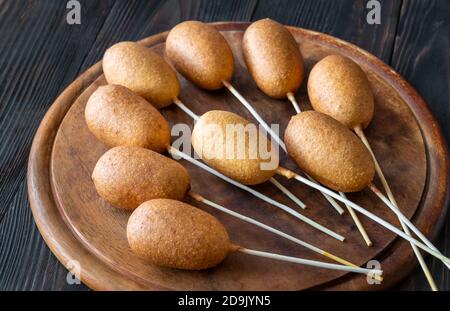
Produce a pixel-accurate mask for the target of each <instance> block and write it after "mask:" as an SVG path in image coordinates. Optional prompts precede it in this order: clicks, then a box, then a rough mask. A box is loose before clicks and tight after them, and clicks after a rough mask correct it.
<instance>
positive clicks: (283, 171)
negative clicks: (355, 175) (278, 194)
mask: <svg viewBox="0 0 450 311" xmlns="http://www.w3.org/2000/svg"><path fill="white" fill-rule="evenodd" d="M278 170H279V174H281V175H283V176H285V177H286V178H294V179H296V180H298V181H300V182H301V183H304V184H306V185H308V186H310V187H312V188H315V189H317V190H320V191H323V192H325V193H326V194H328V195H330V196H331V197H333V198H334V199H336V200H338V201H340V202H342V203H344V204H348V205H349V206H350V207H352V208H353V209H354V210H356V211H358V212H359V213H361V214H363V215H365V216H367V217H369V218H370V219H372V220H373V221H375V222H377V223H378V224H380V225H382V226H384V227H385V228H386V229H389V230H390V231H392V232H394V233H396V234H397V235H399V236H401V237H402V238H404V239H405V240H407V241H409V242H411V243H414V244H415V245H416V246H417V247H419V248H421V249H422V250H424V251H426V252H427V253H429V254H431V255H433V256H434V257H436V258H439V259H440V260H441V261H442V262H444V263H445V264H446V265H447V264H450V259H449V258H447V257H445V256H444V255H442V254H441V253H440V252H439V251H436V250H434V249H432V248H431V247H429V246H427V245H425V244H423V243H421V242H419V241H417V240H416V239H414V238H413V237H411V236H409V235H407V234H405V233H404V232H403V231H401V230H399V229H398V228H396V227H394V226H393V225H391V224H390V223H388V222H387V221H385V220H383V219H382V218H380V217H378V216H377V215H375V214H373V213H371V212H369V211H367V210H366V209H364V208H362V207H361V206H359V205H357V204H356V203H354V202H352V201H350V200H348V199H345V198H343V197H341V196H339V195H338V194H337V193H335V192H333V191H331V190H330V189H327V188H326V187H324V186H322V185H320V184H316V183H313V182H311V181H310V180H308V179H306V178H304V177H302V176H300V175H298V174H296V173H294V172H292V171H289V170H288V169H285V168H281V167H279V168H278ZM369 187H370V188H371V190H372V191H374V193H375V194H377V196H379V197H380V198H381V199H382V201H383V202H384V203H385V204H386V205H388V206H389V207H393V205H392V204H391V203H390V201H389V200H388V199H387V198H386V197H385V196H384V195H383V194H382V193H381V192H380V191H379V190H378V189H377V188H376V186H375V185H373V184H371V185H369ZM397 215H398V216H399V217H400V218H401V220H402V221H404V222H405V224H406V225H407V226H408V227H409V228H410V229H411V230H413V232H414V233H416V232H419V234H421V235H422V236H423V234H422V233H421V232H420V231H419V230H418V229H417V228H416V227H415V226H414V225H413V224H412V223H411V222H410V221H409V219H407V218H406V217H405V216H404V215H402V214H401V213H399V214H397ZM416 234H417V233H416ZM417 236H419V235H418V234H417ZM419 237H420V236H419ZM425 239H426V238H425Z"/></svg>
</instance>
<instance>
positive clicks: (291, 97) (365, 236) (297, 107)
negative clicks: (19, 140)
mask: <svg viewBox="0 0 450 311" xmlns="http://www.w3.org/2000/svg"><path fill="white" fill-rule="evenodd" d="M286 96H287V98H288V99H289V101H290V102H291V104H292V106H293V107H294V109H295V111H296V112H297V113H301V112H302V110H301V109H300V105H299V104H298V103H297V100H296V99H295V96H294V94H293V93H291V92H289V93H287V95H286ZM339 194H340V195H341V196H342V197H343V198H347V197H346V196H345V194H344V193H343V192H339ZM345 207H346V208H347V210H348V212H349V214H350V216H351V217H352V219H353V222H354V223H355V225H356V227H357V228H358V231H359V232H360V233H361V236H362V238H363V239H364V242H366V244H367V246H369V247H370V246H372V241H371V240H370V238H369V235H368V234H367V231H366V229H365V228H364V226H363V225H362V223H361V221H360V220H359V218H358V215H357V214H356V213H355V211H353V209H352V208H351V207H350V206H349V205H348V204H345Z"/></svg>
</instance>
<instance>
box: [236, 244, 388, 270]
mask: <svg viewBox="0 0 450 311" xmlns="http://www.w3.org/2000/svg"><path fill="white" fill-rule="evenodd" d="M238 251H239V252H241V253H245V254H249V255H253V256H258V257H264V258H269V259H275V260H279V261H286V262H293V263H298V264H301V265H307V266H313V267H319V268H323V269H330V270H339V271H347V272H355V273H361V274H366V275H370V276H374V275H382V274H383V271H382V270H377V269H366V268H359V267H349V266H344V265H337V264H333V263H326V262H321V261H316V260H309V259H303V258H297V257H291V256H284V255H279V254H274V253H268V252H262V251H257V250H253V249H248V248H243V247H240V248H239V249H238Z"/></svg>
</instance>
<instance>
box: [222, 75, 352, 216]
mask: <svg viewBox="0 0 450 311" xmlns="http://www.w3.org/2000/svg"><path fill="white" fill-rule="evenodd" d="M222 83H223V85H224V86H225V87H226V88H227V89H228V90H229V91H230V92H231V93H232V94H233V95H234V96H235V97H236V98H237V99H238V100H239V102H240V103H241V104H242V105H244V107H245V108H246V109H247V110H248V111H249V112H250V113H251V114H252V115H253V117H254V118H255V119H256V120H257V121H258V123H259V124H261V126H262V127H263V128H264V129H265V130H266V132H267V133H269V135H270V136H271V137H272V138H273V139H274V140H275V141H276V142H277V144H278V145H279V146H280V147H281V148H282V149H283V150H284V152H286V153H287V149H286V145H285V144H284V142H283V141H282V140H281V139H280V137H279V136H278V134H276V133H275V132H274V131H273V130H272V129H271V128H270V127H269V125H268V124H267V123H266V122H265V121H264V120H263V118H261V116H260V115H259V113H258V112H257V111H256V110H255V109H254V108H253V107H252V105H251V104H250V103H249V102H248V101H247V100H246V99H245V98H244V97H243V96H242V95H241V94H240V93H239V92H238V91H237V90H236V89H235V88H234V87H233V86H232V85H231V84H230V83H229V82H227V81H222ZM296 107H297V109H300V108H299V106H298V104H297V106H296ZM305 175H306V177H307V178H308V179H310V180H311V181H313V182H316V181H315V180H314V179H313V178H312V177H311V176H309V175H308V174H305ZM322 195H323V196H324V197H325V199H326V200H327V201H328V202H330V204H331V206H333V207H334V208H335V209H336V211H337V212H338V213H339V215H342V214H343V213H344V210H343V209H342V207H340V206H339V204H338V203H337V202H336V201H335V200H333V198H331V197H330V196H328V195H326V194H324V193H322Z"/></svg>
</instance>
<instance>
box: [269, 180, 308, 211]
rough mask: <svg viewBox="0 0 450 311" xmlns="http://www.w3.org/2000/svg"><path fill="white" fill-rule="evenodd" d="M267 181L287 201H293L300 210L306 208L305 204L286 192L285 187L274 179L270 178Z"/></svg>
mask: <svg viewBox="0 0 450 311" xmlns="http://www.w3.org/2000/svg"><path fill="white" fill-rule="evenodd" d="M269 181H270V182H271V183H272V184H274V185H275V187H277V188H278V189H280V190H281V192H283V193H284V194H285V195H286V196H287V197H288V198H289V199H291V200H292V201H294V202H295V203H296V204H297V205H298V206H300V207H301V208H302V209H305V208H306V204H305V203H303V202H302V201H301V200H300V199H299V198H297V197H296V196H295V195H294V194H293V193H292V192H290V191H289V190H288V188H286V187H285V186H283V185H282V184H281V183H280V182H279V181H278V180H276V179H275V177H271V178H270V179H269Z"/></svg>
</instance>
